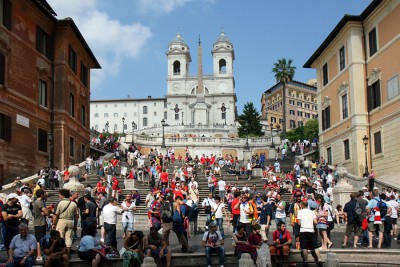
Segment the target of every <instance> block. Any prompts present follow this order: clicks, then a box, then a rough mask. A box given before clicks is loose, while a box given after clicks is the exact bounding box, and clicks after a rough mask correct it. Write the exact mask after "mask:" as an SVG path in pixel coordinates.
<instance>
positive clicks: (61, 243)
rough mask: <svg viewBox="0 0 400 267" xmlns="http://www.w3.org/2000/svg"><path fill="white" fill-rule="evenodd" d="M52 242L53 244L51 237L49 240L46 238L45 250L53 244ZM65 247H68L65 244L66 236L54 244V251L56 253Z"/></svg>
mask: <svg viewBox="0 0 400 267" xmlns="http://www.w3.org/2000/svg"><path fill="white" fill-rule="evenodd" d="M52 244H53V241H52V240H51V238H50V239H48V240H47V239H46V240H44V242H43V250H45V249H49V248H51V245H52ZM65 247H66V245H65V239H64V238H61V239H60V241H58V242H57V243H56V244H55V245H54V250H53V253H54V252H61V250H62V249H63V248H65Z"/></svg>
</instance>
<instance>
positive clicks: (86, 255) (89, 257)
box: [78, 250, 100, 262]
mask: <svg viewBox="0 0 400 267" xmlns="http://www.w3.org/2000/svg"><path fill="white" fill-rule="evenodd" d="M97 254H100V253H98V252H95V251H93V250H89V251H86V252H82V251H78V256H79V258H80V259H81V260H84V261H87V262H92V261H93V259H94V258H96V256H97Z"/></svg>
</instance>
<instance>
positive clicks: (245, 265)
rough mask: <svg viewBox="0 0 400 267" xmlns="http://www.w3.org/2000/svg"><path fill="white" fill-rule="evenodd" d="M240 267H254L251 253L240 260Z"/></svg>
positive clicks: (245, 254)
mask: <svg viewBox="0 0 400 267" xmlns="http://www.w3.org/2000/svg"><path fill="white" fill-rule="evenodd" d="M239 267H254V262H253V260H252V259H251V256H250V254H249V253H243V254H242V256H241V257H240V260H239Z"/></svg>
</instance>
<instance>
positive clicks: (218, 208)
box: [211, 195, 229, 238]
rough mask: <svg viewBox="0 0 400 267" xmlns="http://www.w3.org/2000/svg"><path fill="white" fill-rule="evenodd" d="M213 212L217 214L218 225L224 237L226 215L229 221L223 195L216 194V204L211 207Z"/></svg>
mask: <svg viewBox="0 0 400 267" xmlns="http://www.w3.org/2000/svg"><path fill="white" fill-rule="evenodd" d="M211 210H212V212H213V213H214V214H215V221H216V223H217V225H218V228H219V232H220V233H221V235H222V238H223V237H224V216H223V215H225V218H226V220H227V221H229V217H228V214H227V213H226V209H225V204H224V203H223V202H222V201H221V197H220V196H219V195H216V196H215V204H214V206H213V207H212V208H211ZM222 213H224V214H222Z"/></svg>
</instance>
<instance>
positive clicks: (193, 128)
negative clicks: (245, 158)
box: [90, 31, 237, 137]
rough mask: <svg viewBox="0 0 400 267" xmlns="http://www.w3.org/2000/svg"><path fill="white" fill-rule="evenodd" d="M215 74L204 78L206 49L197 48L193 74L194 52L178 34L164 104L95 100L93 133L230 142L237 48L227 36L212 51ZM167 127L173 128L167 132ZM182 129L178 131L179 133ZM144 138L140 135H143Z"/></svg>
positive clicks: (161, 100)
mask: <svg viewBox="0 0 400 267" xmlns="http://www.w3.org/2000/svg"><path fill="white" fill-rule="evenodd" d="M211 54H212V58H213V73H212V75H203V66H202V45H201V42H200V40H199V43H198V48H197V56H198V66H197V75H191V74H190V67H191V62H192V58H191V51H190V48H189V46H188V44H187V43H186V42H185V40H184V39H183V38H182V36H181V35H180V33H179V32H178V33H177V35H176V36H175V38H173V40H172V41H171V43H170V44H169V45H168V50H167V52H166V56H167V94H166V97H165V98H153V97H150V96H149V97H148V98H141V99H106V100H91V104H90V108H91V115H90V116H91V118H90V122H91V123H90V124H91V127H92V128H94V129H96V130H97V131H99V132H101V131H103V130H108V131H109V132H112V131H117V132H125V133H127V132H132V131H133V130H145V129H146V132H147V130H149V131H151V129H152V128H153V129H154V131H157V130H156V129H160V127H161V121H162V120H164V121H165V124H166V125H167V128H166V129H165V130H166V133H167V132H169V133H172V134H173V133H174V132H176V133H182V132H183V133H185V132H186V133H188V134H189V133H190V134H195V135H198V136H199V135H206V136H210V137H211V136H215V135H216V134H217V133H218V135H219V136H226V137H227V136H228V133H232V132H236V126H235V119H236V113H237V112H236V94H235V80H234V75H233V62H234V60H235V54H234V50H233V44H232V43H231V42H230V40H229V38H228V37H227V35H226V34H225V32H224V31H221V33H220V35H219V36H218V38H217V39H216V41H215V42H214V44H213V46H212V51H211ZM168 126H170V127H169V128H168ZM177 126H179V127H177ZM140 132H141V131H140Z"/></svg>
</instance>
